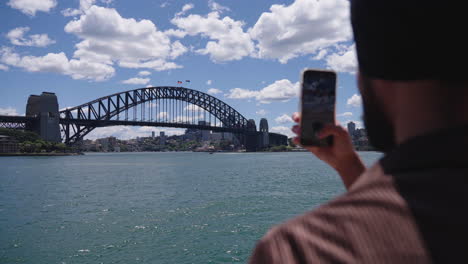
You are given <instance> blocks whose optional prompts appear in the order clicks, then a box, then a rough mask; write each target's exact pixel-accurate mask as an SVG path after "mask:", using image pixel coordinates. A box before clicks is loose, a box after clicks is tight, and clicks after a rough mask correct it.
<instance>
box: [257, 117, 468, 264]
mask: <svg viewBox="0 0 468 264" xmlns="http://www.w3.org/2000/svg"><path fill="white" fill-rule="evenodd" d="M467 207H468V126H465V127H461V128H457V129H451V130H445V131H438V132H436V133H432V134H427V135H424V136H419V137H415V138H412V139H410V140H408V141H407V142H405V143H403V144H401V145H399V146H398V147H397V148H396V149H395V150H394V151H392V152H391V153H388V154H386V155H385V156H384V157H383V158H382V159H381V160H380V161H379V162H377V163H376V164H375V165H373V166H372V167H371V168H369V169H368V170H367V171H366V172H365V173H364V174H363V175H361V176H360V177H359V178H358V180H357V181H356V182H355V183H354V184H353V185H352V186H351V188H350V189H349V191H348V192H347V193H346V194H344V195H342V196H340V197H338V198H336V199H334V200H332V201H331V202H329V203H327V204H325V205H323V206H321V207H319V208H317V209H316V210H313V211H311V212H307V213H305V214H304V215H301V216H299V217H296V218H295V219H292V220H290V221H288V222H286V223H284V224H281V225H279V226H277V227H274V228H273V229H271V230H270V231H269V232H268V233H267V234H266V235H265V236H264V237H263V238H262V239H261V240H260V241H259V242H258V244H257V246H256V248H255V250H254V253H253V255H252V256H251V259H250V263H272V264H274V263H468V242H467V241H466V240H467V239H468V213H467V212H468V211H467Z"/></svg>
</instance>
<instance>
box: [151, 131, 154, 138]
mask: <svg viewBox="0 0 468 264" xmlns="http://www.w3.org/2000/svg"><path fill="white" fill-rule="evenodd" d="M151 138H152V139H154V131H151Z"/></svg>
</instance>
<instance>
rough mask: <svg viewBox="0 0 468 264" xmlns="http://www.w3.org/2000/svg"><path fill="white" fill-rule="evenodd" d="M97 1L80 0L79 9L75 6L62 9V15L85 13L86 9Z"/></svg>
mask: <svg viewBox="0 0 468 264" xmlns="http://www.w3.org/2000/svg"><path fill="white" fill-rule="evenodd" d="M101 2H103V3H106V4H110V3H111V2H112V0H110V1H106V0H101ZM95 3H96V0H80V7H79V8H78V9H74V8H67V9H64V10H62V15H63V16H66V17H68V16H78V15H83V14H84V13H85V12H86V10H88V9H89V8H90V7H91V6H92V5H94V4H95Z"/></svg>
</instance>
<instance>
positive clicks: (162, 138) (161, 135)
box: [153, 131, 166, 145]
mask: <svg viewBox="0 0 468 264" xmlns="http://www.w3.org/2000/svg"><path fill="white" fill-rule="evenodd" d="M153 133H154V132H153ZM159 144H160V145H166V135H164V131H161V132H159Z"/></svg>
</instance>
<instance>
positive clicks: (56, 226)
mask: <svg viewBox="0 0 468 264" xmlns="http://www.w3.org/2000/svg"><path fill="white" fill-rule="evenodd" d="M360 155H361V156H362V158H363V159H364V161H365V162H366V163H367V164H371V163H373V162H375V161H376V160H377V159H378V158H379V157H380V154H379V153H375V152H361V153H360ZM343 192H344V188H343V186H342V184H341V181H340V179H339V177H338V175H337V174H336V173H335V172H334V171H333V170H332V169H330V168H329V167H328V166H327V165H325V164H324V163H323V162H321V161H320V160H318V159H316V158H315V157H314V156H312V154H310V153H305V152H301V153H215V154H213V155H209V154H207V153H191V152H190V153H189V152H188V153H180V152H179V153H94V154H86V155H83V156H67V157H0V263H31V264H41V263H47V264H50V263H235V262H240V263H245V262H246V260H247V259H248V257H249V256H250V253H251V251H252V248H253V246H254V245H255V242H256V241H257V240H258V239H259V238H261V237H262V236H263V235H264V234H265V232H266V231H267V230H268V229H269V228H270V227H271V226H273V225H275V224H278V223H281V222H283V221H285V220H287V219H289V218H291V217H293V216H295V215H298V214H301V213H303V212H305V211H308V210H311V209H313V208H315V207H317V206H319V205H320V204H322V203H324V202H326V201H328V200H329V199H332V198H333V197H335V196H337V195H339V194H340V193H343Z"/></svg>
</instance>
